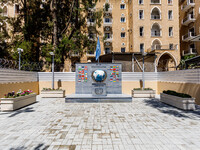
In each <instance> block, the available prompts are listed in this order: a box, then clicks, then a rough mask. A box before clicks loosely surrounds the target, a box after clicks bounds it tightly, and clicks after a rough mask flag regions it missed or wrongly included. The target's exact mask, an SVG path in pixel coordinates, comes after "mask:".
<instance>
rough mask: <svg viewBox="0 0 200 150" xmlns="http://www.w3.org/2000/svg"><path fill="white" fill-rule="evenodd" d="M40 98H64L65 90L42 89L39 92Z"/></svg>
mask: <svg viewBox="0 0 200 150" xmlns="http://www.w3.org/2000/svg"><path fill="white" fill-rule="evenodd" d="M40 96H41V97H43V98H45V97H46V98H57V97H60V98H61V97H64V96H65V90H62V89H52V88H43V89H42V90H41V93H40Z"/></svg>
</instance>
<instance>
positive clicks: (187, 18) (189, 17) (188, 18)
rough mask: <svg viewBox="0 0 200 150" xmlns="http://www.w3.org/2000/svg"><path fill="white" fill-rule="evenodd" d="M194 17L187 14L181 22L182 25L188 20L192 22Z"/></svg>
mask: <svg viewBox="0 0 200 150" xmlns="http://www.w3.org/2000/svg"><path fill="white" fill-rule="evenodd" d="M194 19H195V18H194V15H193V14H189V15H188V16H187V17H185V18H184V19H183V21H182V23H183V24H184V23H185V22H187V21H189V20H194Z"/></svg>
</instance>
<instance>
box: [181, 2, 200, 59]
mask: <svg viewBox="0 0 200 150" xmlns="http://www.w3.org/2000/svg"><path fill="white" fill-rule="evenodd" d="M179 9H180V42H181V55H182V56H187V55H199V54H200V42H196V41H193V39H194V38H195V37H196V36H198V35H200V19H199V17H200V15H199V14H200V1H199V0H181V1H180V7H179Z"/></svg>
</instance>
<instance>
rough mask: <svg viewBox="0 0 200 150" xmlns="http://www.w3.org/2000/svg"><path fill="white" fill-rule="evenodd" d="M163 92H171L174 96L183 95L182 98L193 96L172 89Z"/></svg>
mask: <svg viewBox="0 0 200 150" xmlns="http://www.w3.org/2000/svg"><path fill="white" fill-rule="evenodd" d="M163 93H165V94H169V95H173V96H178V97H182V98H192V97H191V96H190V95H188V94H184V93H178V92H176V91H172V90H167V91H163Z"/></svg>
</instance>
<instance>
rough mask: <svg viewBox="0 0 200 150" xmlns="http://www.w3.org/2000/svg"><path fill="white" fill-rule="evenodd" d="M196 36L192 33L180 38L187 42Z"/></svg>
mask: <svg viewBox="0 0 200 150" xmlns="http://www.w3.org/2000/svg"><path fill="white" fill-rule="evenodd" d="M195 35H196V34H195V33H194V32H189V33H187V34H185V35H183V36H182V40H187V39H188V38H192V37H194V36H195Z"/></svg>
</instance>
